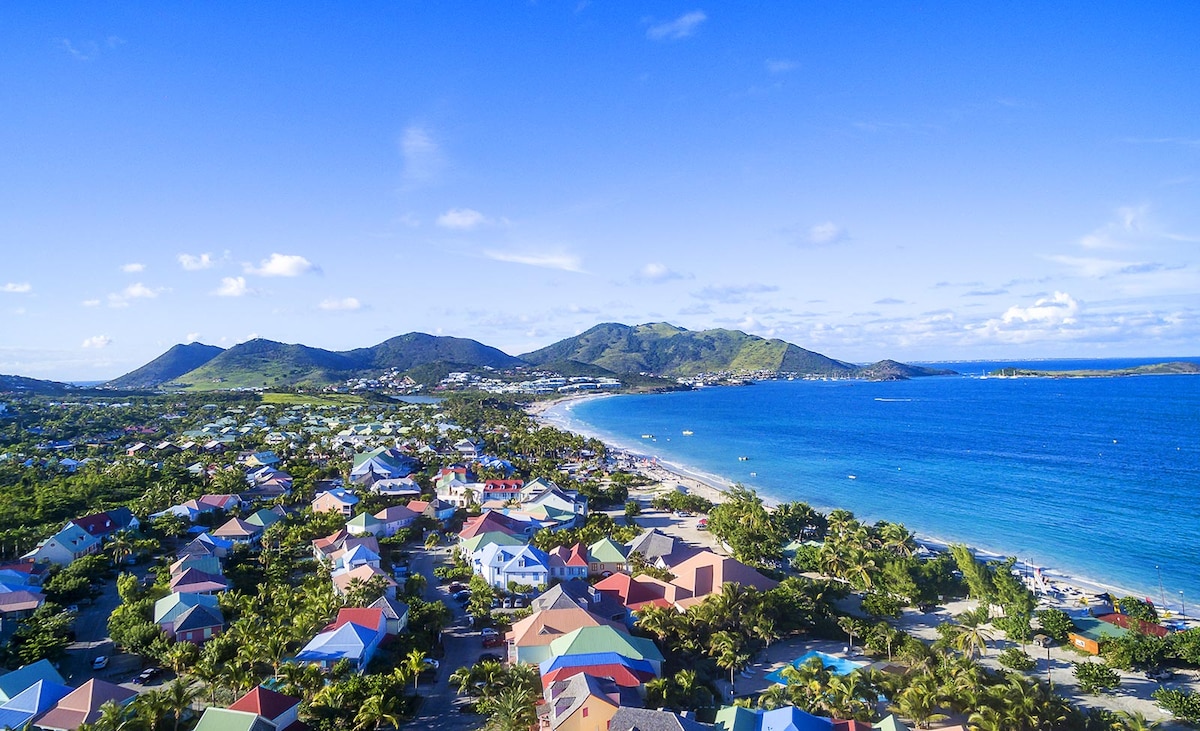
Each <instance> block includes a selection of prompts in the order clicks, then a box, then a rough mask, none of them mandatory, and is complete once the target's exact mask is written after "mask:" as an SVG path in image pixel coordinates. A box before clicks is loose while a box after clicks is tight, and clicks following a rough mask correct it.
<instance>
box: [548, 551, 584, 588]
mask: <svg viewBox="0 0 1200 731" xmlns="http://www.w3.org/2000/svg"><path fill="white" fill-rule="evenodd" d="M549 553H550V578H551V579H560V580H563V581H567V580H570V579H586V578H587V576H588V552H587V549H586V548H584V547H583V544H582V543H576V544H575V545H573V546H558V547H557V548H555V549H554V550H552V551H550V552H549Z"/></svg>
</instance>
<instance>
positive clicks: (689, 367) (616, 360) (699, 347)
mask: <svg viewBox="0 0 1200 731" xmlns="http://www.w3.org/2000/svg"><path fill="white" fill-rule="evenodd" d="M521 359H522V360H525V361H527V362H529V363H533V364H535V365H542V364H547V363H552V362H556V361H568V360H569V361H578V362H580V363H590V364H592V365H597V366H600V367H601V368H606V369H608V370H610V371H614V372H616V373H647V372H648V373H656V374H659V375H664V376H691V375H696V374H698V373H713V372H718V371H735V372H741V373H747V372H752V371H769V372H774V373H779V372H793V373H802V374H813V375H849V374H851V373H853V372H854V371H855V370H856V368H855V366H853V365H851V364H849V363H843V362H841V361H838V360H833V359H832V358H827V357H826V356H824V355H821V354H820V353H814V352H812V351H809V350H805V349H803V348H800V347H797V346H795V345H792V344H791V343H787V342H784V341H782V340H766V339H764V338H760V337H758V336H756V335H747V334H746V333H744V332H740V331H737V330H722V329H717V330H699V331H692V330H685V329H684V328H681V327H676V326H674V325H670V324H668V323H664V322H658V323H650V324H646V325H637V326H629V325H621V324H619V323H604V324H601V325H597V326H595V327H593V328H592V329H590V330H588V331H587V332H585V333H582V334H580V335H576V336H575V337H573V338H567V339H566V340H561V341H559V342H557V343H554V344H553V345H550V346H548V347H545V348H542V349H541V350H535V351H533V352H532V353H526V354H525V355H522V356H521Z"/></svg>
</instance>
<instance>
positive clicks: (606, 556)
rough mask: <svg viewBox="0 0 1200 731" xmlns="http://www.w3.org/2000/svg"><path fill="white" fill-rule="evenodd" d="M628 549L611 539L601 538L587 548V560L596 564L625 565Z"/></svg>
mask: <svg viewBox="0 0 1200 731" xmlns="http://www.w3.org/2000/svg"><path fill="white" fill-rule="evenodd" d="M628 550H629V549H627V548H625V546H623V545H621V544H620V543H617V542H616V541H614V540H613V539H611V538H601V539H600V540H598V541H596V542H595V543H593V544H592V545H590V546H588V560H589V561H595V562H597V563H625V559H627V558H629V556H628V555H627V554H626V551H628Z"/></svg>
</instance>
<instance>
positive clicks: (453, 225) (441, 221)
mask: <svg viewBox="0 0 1200 731" xmlns="http://www.w3.org/2000/svg"><path fill="white" fill-rule="evenodd" d="M488 223H491V221H490V220H488V218H487V216H485V215H483V214H482V213H480V212H479V211H476V210H472V209H470V208H451V209H450V210H448V211H446V212H445V213H443V214H442V215H440V216H438V218H437V225H439V226H441V227H442V228H449V229H455V230H458V231H470V230H471V229H473V228H478V227H479V226H482V225H484V224H488Z"/></svg>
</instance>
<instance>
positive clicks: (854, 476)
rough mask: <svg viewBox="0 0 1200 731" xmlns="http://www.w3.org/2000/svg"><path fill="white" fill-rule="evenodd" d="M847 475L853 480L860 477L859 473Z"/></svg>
mask: <svg viewBox="0 0 1200 731" xmlns="http://www.w3.org/2000/svg"><path fill="white" fill-rule="evenodd" d="M847 477H849V478H850V479H851V480H857V479H858V475H847Z"/></svg>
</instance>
